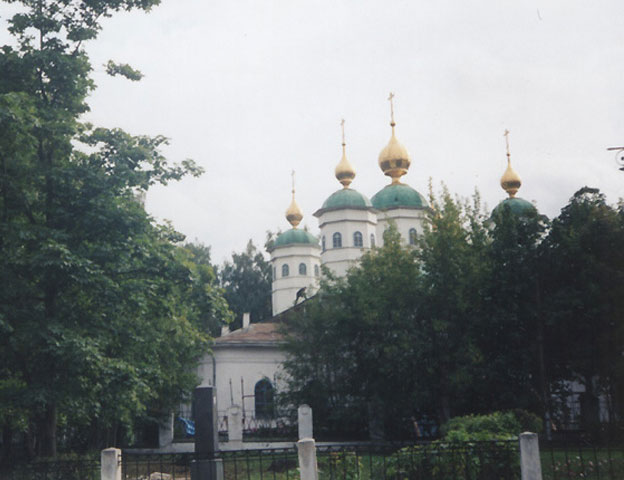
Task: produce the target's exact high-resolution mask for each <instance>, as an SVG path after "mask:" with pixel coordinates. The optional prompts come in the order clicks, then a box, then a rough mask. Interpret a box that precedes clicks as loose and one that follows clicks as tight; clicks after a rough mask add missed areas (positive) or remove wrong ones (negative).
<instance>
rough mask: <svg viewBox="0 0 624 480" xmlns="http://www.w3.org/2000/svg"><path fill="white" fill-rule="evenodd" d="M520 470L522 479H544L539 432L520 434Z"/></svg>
mask: <svg viewBox="0 0 624 480" xmlns="http://www.w3.org/2000/svg"><path fill="white" fill-rule="evenodd" d="M520 471H521V474H522V480H542V462H541V459H540V451H539V442H538V439H537V433H530V432H524V433H521V434H520Z"/></svg>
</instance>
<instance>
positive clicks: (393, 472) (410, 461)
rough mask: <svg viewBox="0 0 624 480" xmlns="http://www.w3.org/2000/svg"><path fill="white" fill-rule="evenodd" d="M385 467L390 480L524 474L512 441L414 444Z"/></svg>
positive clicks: (500, 479)
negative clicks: (521, 472) (521, 471)
mask: <svg viewBox="0 0 624 480" xmlns="http://www.w3.org/2000/svg"><path fill="white" fill-rule="evenodd" d="M384 466H385V468H386V478H392V479H397V480H411V479H416V478H427V479H432V480H456V479H458V478H487V479H497V480H509V479H514V478H519V474H520V462H519V454H518V447H517V443H516V442H509V441H488V442H464V443H453V442H448V441H445V440H439V441H435V442H432V443H430V444H421V445H413V446H409V447H405V448H402V449H401V450H399V451H398V452H396V453H395V454H394V455H392V456H391V457H390V458H388V459H386V460H385V465H384ZM378 478H379V477H378Z"/></svg>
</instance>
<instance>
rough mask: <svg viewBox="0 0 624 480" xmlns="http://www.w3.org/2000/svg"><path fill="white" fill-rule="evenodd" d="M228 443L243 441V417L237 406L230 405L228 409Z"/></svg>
mask: <svg viewBox="0 0 624 480" xmlns="http://www.w3.org/2000/svg"><path fill="white" fill-rule="evenodd" d="M227 416H228V442H230V443H232V442H242V441H243V416H242V411H241V408H240V407H239V406H238V405H232V406H231V407H230V408H228V411H227Z"/></svg>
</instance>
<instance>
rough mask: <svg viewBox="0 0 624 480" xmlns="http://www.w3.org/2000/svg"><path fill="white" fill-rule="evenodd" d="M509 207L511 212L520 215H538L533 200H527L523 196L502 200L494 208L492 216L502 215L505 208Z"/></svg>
mask: <svg viewBox="0 0 624 480" xmlns="http://www.w3.org/2000/svg"><path fill="white" fill-rule="evenodd" d="M505 208H509V210H510V211H511V213H513V214H514V215H519V216H526V217H531V216H534V215H537V209H536V208H535V206H534V205H533V204H532V203H531V202H527V201H526V200H524V199H522V198H515V197H513V198H506V199H505V200H503V201H502V202H500V203H499V204H498V205H497V206H496V208H495V209H494V210H492V218H494V217H497V216H498V215H502V213H503V211H504V210H503V209H505Z"/></svg>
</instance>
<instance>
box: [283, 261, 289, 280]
mask: <svg viewBox="0 0 624 480" xmlns="http://www.w3.org/2000/svg"><path fill="white" fill-rule="evenodd" d="M288 273H289V272H288V264H286V263H285V264H284V265H282V277H287V276H288Z"/></svg>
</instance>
